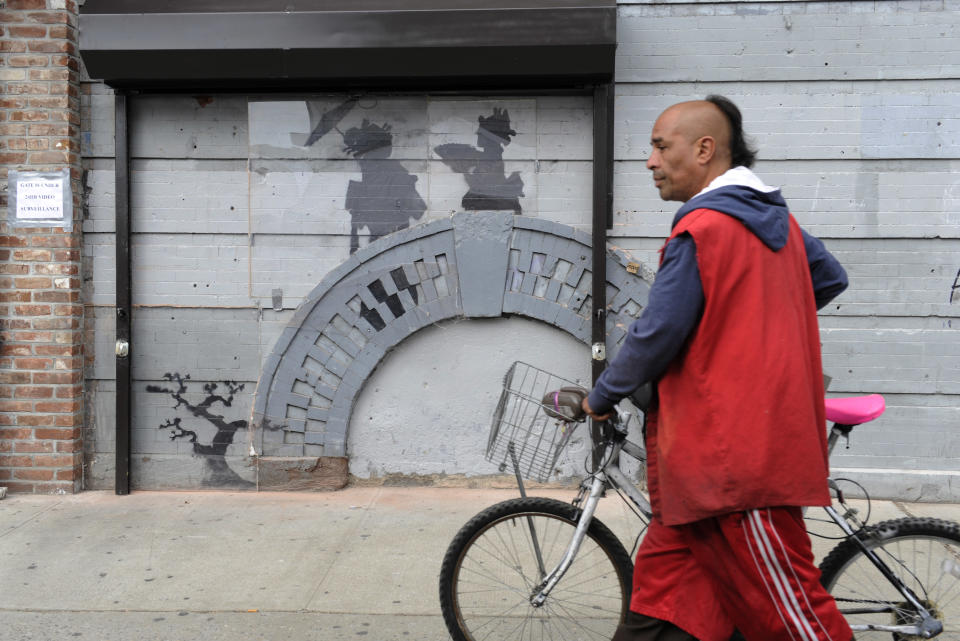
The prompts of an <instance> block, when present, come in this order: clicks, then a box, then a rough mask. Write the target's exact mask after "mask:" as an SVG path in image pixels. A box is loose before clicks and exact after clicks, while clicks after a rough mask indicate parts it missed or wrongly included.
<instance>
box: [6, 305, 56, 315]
mask: <svg viewBox="0 0 960 641" xmlns="http://www.w3.org/2000/svg"><path fill="white" fill-rule="evenodd" d="M51 311H52V309H51V307H50V305H17V306H16V307H14V308H13V312H14V313H15V314H16V315H17V316H49V315H50V312H51Z"/></svg>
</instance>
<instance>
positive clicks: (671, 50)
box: [82, 0, 960, 496]
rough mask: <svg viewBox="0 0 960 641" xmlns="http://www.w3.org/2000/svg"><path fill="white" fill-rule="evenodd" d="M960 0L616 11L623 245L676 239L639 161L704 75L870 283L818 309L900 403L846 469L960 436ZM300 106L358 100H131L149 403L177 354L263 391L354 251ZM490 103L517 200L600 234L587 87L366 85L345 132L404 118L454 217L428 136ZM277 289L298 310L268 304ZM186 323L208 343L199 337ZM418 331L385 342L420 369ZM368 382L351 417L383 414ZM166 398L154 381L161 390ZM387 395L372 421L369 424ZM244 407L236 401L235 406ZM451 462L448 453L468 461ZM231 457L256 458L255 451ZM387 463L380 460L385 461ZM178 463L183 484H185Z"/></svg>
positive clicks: (167, 462)
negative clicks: (568, 92)
mask: <svg viewBox="0 0 960 641" xmlns="http://www.w3.org/2000/svg"><path fill="white" fill-rule="evenodd" d="M958 9H960V4H958V2H957V1H956V0H943V1H940V2H874V1H872V0H871V1H860V0H852V1H850V2H806V1H799V0H783V1H775V2H749V1H742V0H730V1H717V2H705V1H704V2H695V3H690V2H675V1H673V0H663V1H653V0H644V1H638V2H621V3H620V7H619V21H618V34H619V36H618V37H619V40H620V44H619V47H618V53H617V76H616V80H617V87H616V111H615V120H616V123H615V158H616V163H615V194H614V208H615V221H614V222H615V225H614V229H613V231H612V236H613V239H612V243H613V244H615V245H616V246H618V247H622V248H624V249H627V250H630V251H632V252H634V255H635V256H636V257H638V258H639V259H640V260H642V261H643V262H644V263H646V264H647V265H651V266H655V264H656V249H657V248H659V245H660V243H661V241H662V238H663V237H664V236H666V234H667V232H668V225H669V221H670V219H671V217H672V213H673V211H674V209H675V204H673V203H663V202H662V201H660V200H659V198H658V196H657V194H656V192H655V190H654V189H653V187H652V185H651V181H650V177H649V172H648V171H647V170H646V169H645V167H644V162H645V159H646V155H647V151H648V148H649V141H648V138H649V130H650V127H651V125H652V123H653V120H654V119H655V118H656V116H657V114H658V113H659V112H660V111H661V110H662V109H663V108H664V107H666V106H667V105H669V104H672V103H674V102H677V101H680V100H686V99H692V98H699V97H702V96H703V95H705V94H707V93H722V94H725V95H728V96H730V97H731V98H732V99H734V100H735V101H737V103H738V104H740V106H741V107H742V109H743V111H744V116H745V124H746V129H747V132H748V133H749V134H750V135H751V136H752V137H753V139H754V141H755V142H756V143H757V145H758V147H759V148H760V161H759V163H758V166H757V171H758V173H759V174H760V175H761V177H763V178H764V179H765V180H766V181H767V182H768V183H770V184H776V185H780V186H782V187H783V190H784V194H785V195H786V197H787V198H788V201H789V202H790V203H791V206H792V209H793V211H794V213H795V215H796V216H797V218H798V220H799V221H800V222H801V224H803V225H804V226H805V227H806V228H807V229H809V230H810V231H811V232H813V233H815V234H816V235H818V236H820V237H821V238H823V239H824V241H825V242H826V243H827V246H828V247H829V248H830V249H831V250H832V251H834V252H835V253H836V254H837V256H838V257H839V258H840V259H841V261H842V262H843V263H844V264H845V266H846V267H847V269H848V271H849V273H850V276H851V288H850V290H849V291H848V292H846V293H845V294H843V295H842V296H841V297H840V298H839V299H837V301H836V303H835V305H831V306H830V307H829V308H828V309H825V310H823V312H822V327H823V331H822V337H823V343H824V359H825V366H826V369H827V370H828V372H830V373H831V374H832V375H833V376H834V382H833V385H832V387H831V390H834V391H837V392H839V393H845V394H856V393H869V392H875V391H880V392H882V393H884V394H885V395H886V396H887V399H888V404H889V406H890V410H889V411H888V413H887V415H885V416H884V417H883V418H881V419H880V420H878V421H877V422H876V423H875V424H874V425H871V426H868V427H867V428H866V429H865V430H864V431H863V432H862V434H863V436H859V437H858V436H855V440H854V448H853V449H851V450H850V451H844V452H843V453H842V455H841V457H840V458H839V459H838V461H839V462H840V463H842V465H843V466H844V467H846V468H871V469H872V468H882V469H889V470H890V471H891V474H892V475H893V476H894V477H898V478H903V479H908V478H912V477H909V475H908V474H907V471H908V470H917V469H919V470H924V469H929V470H937V471H940V472H947V471H949V470H953V469H955V467H956V466H955V464H954V463H953V461H954V460H955V459H956V457H957V455H958V454H960V451H958V449H960V445H958V444H957V441H956V439H955V438H953V436H952V433H951V430H952V427H951V426H952V425H957V424H958V423H957V421H956V418H957V415H956V413H957V411H958V410H957V408H958V407H960V392H958V381H957V377H956V373H955V372H956V371H957V368H956V362H955V361H956V360H957V354H956V348H955V345H956V344H958V342H957V340H956V333H955V332H956V331H957V323H958V321H957V320H956V317H957V312H956V310H957V305H960V289H958V288H957V281H956V278H957V273H958V269H960V259H958V256H960V238H958V231H957V230H958V229H960V225H958V223H960V213H958V212H960V180H958V179H957V178H956V177H955V176H956V174H957V170H958V169H960V157H958V154H957V149H958V142H960V119H958V118H957V116H956V114H957V113H960V109H958V107H960V81H958V80H956V77H957V71H958V70H957V67H958V66H960V62H958V61H957V59H956V57H955V56H953V55H952V52H953V51H956V49H957V47H956V46H955V45H956V44H957V42H956V41H957V39H958V38H960V26H958V25H960V11H958ZM89 89H90V91H89V92H87V93H85V94H84V96H83V101H82V103H83V104H82V115H83V119H84V132H83V137H82V144H83V153H84V157H85V160H84V162H85V168H86V170H87V171H86V187H87V208H86V219H85V221H84V233H85V241H84V243H85V245H84V269H85V288H84V296H85V302H86V304H87V305H88V307H89V309H88V315H87V316H88V320H92V321H93V323H94V326H95V331H94V334H95V335H96V338H95V339H94V347H95V349H94V353H93V354H92V355H91V359H89V360H90V364H89V365H88V370H87V377H88V389H89V390H92V391H91V392H89V393H90V394H94V395H96V396H97V398H98V399H99V400H98V401H97V403H98V404H97V407H98V408H100V409H98V411H104V412H108V413H109V403H107V402H105V401H104V400H103V399H106V398H108V397H109V395H110V394H111V393H113V392H112V391H110V389H109V385H110V384H111V382H112V381H111V379H112V360H113V359H112V356H111V355H110V352H109V351H108V350H112V339H111V338H110V337H109V336H107V337H104V333H106V332H109V331H110V330H109V328H110V327H111V323H112V307H111V306H112V304H113V297H114V282H115V270H114V265H113V253H114V247H113V220H112V217H113V159H112V154H113V96H112V94H111V93H110V91H109V90H107V89H105V88H103V87H102V86H100V85H96V84H94V85H91V86H90V87H89ZM304 98H310V99H311V100H317V101H318V104H324V105H327V106H328V107H334V106H335V105H337V104H338V103H339V101H341V100H342V99H343V96H293V97H282V98H277V97H275V96H269V95H267V96H242V95H213V96H200V97H197V96H149V95H144V96H135V97H133V98H132V101H131V102H132V112H131V124H132V133H131V141H132V153H133V156H134V161H133V167H132V168H133V170H134V171H133V174H132V181H133V185H132V193H131V196H132V199H133V212H132V216H133V221H132V222H133V230H134V238H133V256H134V282H135V283H137V285H136V288H135V291H134V301H135V304H136V305H138V311H137V314H138V319H139V318H141V317H142V321H138V323H137V331H138V336H137V347H138V350H140V351H138V353H139V354H141V357H140V359H139V360H138V358H135V359H134V367H135V373H136V376H137V378H138V385H139V387H138V389H139V390H140V391H138V392H137V394H138V398H139V396H150V394H149V393H148V392H146V391H145V388H146V385H148V384H151V385H157V384H159V382H161V381H162V377H163V375H164V374H165V373H168V371H169V372H180V373H182V374H185V373H187V372H186V371H185V370H186V365H189V367H190V368H195V370H194V371H196V376H192V378H191V381H192V383H191V386H193V385H199V386H201V387H198V388H197V389H202V385H203V383H204V382H207V383H210V382H218V381H220V382H222V381H226V380H236V381H239V382H242V383H244V384H245V385H246V387H245V389H244V391H243V394H244V395H252V393H253V389H254V387H255V384H256V378H257V376H258V375H259V370H260V367H261V366H262V364H263V360H264V359H265V358H266V355H267V354H269V353H270V350H271V349H272V347H273V346H274V343H275V342H276V340H277V339H278V338H279V337H280V336H281V334H282V332H283V327H284V325H285V323H286V322H287V321H288V320H289V319H290V318H291V317H292V316H293V313H294V312H293V310H294V309H295V308H296V307H297V306H298V305H299V303H300V302H301V301H303V300H304V299H305V298H306V297H307V296H308V295H309V293H310V292H311V291H312V290H313V289H314V288H315V287H316V286H317V284H318V283H319V282H320V281H321V280H322V279H323V278H324V276H325V275H326V274H328V273H329V272H330V271H331V270H333V269H335V268H337V266H338V265H341V264H342V263H343V262H344V261H346V260H348V258H349V257H350V243H349V235H350V231H351V217H350V212H349V211H348V210H347V209H346V207H345V194H346V185H347V184H348V183H349V181H351V180H352V181H361V180H362V179H363V176H362V174H361V171H360V169H359V167H358V163H357V161H356V160H355V159H354V158H353V157H351V156H350V155H349V154H347V153H345V152H344V144H343V139H342V137H341V136H340V135H339V134H337V133H336V132H334V133H332V134H329V135H327V136H325V137H323V138H321V140H320V141H318V142H317V143H316V144H315V145H313V146H311V147H304V146H298V145H296V144H294V143H293V141H294V140H295V139H301V140H302V139H303V138H304V137H305V136H306V135H307V134H308V133H309V128H310V121H309V117H308V113H307V110H306V109H305V106H304V103H303V99H304ZM494 107H497V108H500V107H506V108H508V109H509V113H510V118H511V125H512V127H513V129H515V130H516V131H517V132H518V135H517V136H515V137H514V138H513V140H512V142H511V144H510V145H507V146H506V147H505V148H504V150H503V159H504V171H505V173H506V175H509V174H510V173H511V172H513V171H517V172H519V173H520V175H521V176H522V178H523V182H524V196H523V197H522V198H521V199H520V202H521V204H522V206H523V214H524V215H525V216H533V217H540V218H543V219H545V220H552V221H556V222H561V223H563V224H567V225H571V226H574V227H576V228H579V229H582V230H585V231H586V230H589V224H590V209H591V193H590V188H591V187H590V186H591V163H590V158H591V153H592V147H591V101H590V99H588V98H517V99H492V98H491V99H482V98H463V99H433V98H426V97H416V96H413V97H386V98H382V99H370V100H367V101H366V102H364V101H361V103H360V104H359V105H358V106H357V107H356V108H355V109H354V110H353V111H352V112H351V113H350V114H348V116H347V117H346V118H345V119H344V121H343V122H342V123H341V125H340V131H344V132H345V131H347V130H348V129H349V128H351V127H357V126H359V125H360V123H361V121H362V119H363V118H370V119H371V121H373V122H374V123H376V124H382V123H383V122H384V121H386V120H389V121H390V124H392V126H393V128H392V135H393V145H392V152H391V159H394V160H398V161H400V163H401V164H402V165H403V167H404V168H405V169H406V171H407V172H408V173H409V174H410V175H411V176H415V177H416V183H415V184H416V189H417V191H418V193H419V195H420V196H421V198H422V199H423V200H424V203H425V205H426V210H425V211H424V212H423V215H422V217H421V218H419V219H416V220H411V221H410V223H411V224H423V223H428V222H431V221H434V220H439V219H443V218H447V217H449V216H450V215H451V214H452V213H454V212H456V211H460V210H461V209H462V205H461V198H462V197H463V195H464V193H465V183H464V179H463V176H462V175H460V174H458V173H457V172H456V171H453V170H452V169H450V168H449V167H448V166H446V165H444V164H443V163H442V162H441V160H440V159H439V157H438V156H437V155H436V153H435V152H434V151H432V150H433V149H434V148H435V147H436V146H438V145H441V144H449V143H459V144H465V145H470V146H473V145H475V144H476V129H477V116H478V115H481V114H483V115H489V114H490V113H491V112H492V110H493V108H494ZM297 137H299V138H297ZM363 234H364V231H363V230H362V229H361V245H362V244H363V243H364V242H365V239H364V238H362V236H363ZM361 251H362V249H361ZM276 290H282V292H280V303H281V307H282V309H281V311H279V312H275V311H274V310H273V309H272V307H273V295H274V294H275V293H278V292H276ZM168 312H169V313H168ZM574 316H576V314H573V315H572V316H571V318H568V319H566V320H565V321H564V322H568V323H573V322H575V321H576V318H574ZM171 317H172V318H173V319H174V320H169V321H168V320H167V319H168V318H171ZM181 325H182V327H181ZM178 327H181V328H180V329H178ZM186 327H189V328H190V333H191V334H196V335H197V336H202V337H203V338H202V340H200V339H197V340H196V341H195V342H188V341H187V340H186V338H185V337H184V335H183V334H182V331H183V328H186ZM141 328H143V329H141ZM141 332H143V333H141ZM178 332H180V333H179V334H178ZM251 333H252V334H254V335H253V336H251ZM181 338H183V340H181ZM108 339H109V340H108ZM404 349H405V346H404V344H401V345H400V346H398V347H397V348H396V350H395V351H394V353H393V354H392V355H391V358H392V359H398V362H402V360H403V358H404ZM414 360H416V359H414ZM178 368H179V369H178ZM192 389H193V388H192V387H191V390H192ZM190 393H194V392H193V391H191V392H190ZM363 398H365V396H362V397H361V402H360V403H359V404H358V406H357V408H358V409H357V415H358V416H359V415H360V414H363V413H364V412H366V410H365V409H361V405H362V403H363V402H365V401H363V400H362V399H363ZM156 400H157V399H156V398H155V397H153V396H150V399H149V400H148V406H149V403H151V402H153V401H156ZM239 402H240V401H239V400H238V403H239ZM181 409H182V408H181ZM383 411H386V410H382V409H381V410H377V412H374V413H373V414H370V413H366V414H364V417H365V418H364V420H368V419H369V420H371V421H373V422H374V423H376V422H377V421H378V420H379V418H380V416H379V415H378V412H383ZM171 416H172V415H171ZM230 416H231V417H236V416H239V415H236V414H235V413H233V410H232V409H231V413H230ZM371 417H372V418H371ZM158 418H159V416H158V415H151V416H146V415H144V416H138V419H137V420H138V421H140V422H142V425H139V424H138V426H137V429H141V430H143V435H144V438H142V439H138V440H137V441H136V443H137V444H138V446H139V445H141V444H142V445H143V447H144V448H149V447H154V445H152V443H153V442H154V441H155V439H152V440H147V439H146V435H147V432H150V430H153V429H154V427H153V425H154V423H156V422H157V419H158ZM182 418H184V419H186V418H187V417H186V416H183V417H182ZM107 420H108V417H104V419H103V420H99V421H97V422H96V423H95V425H96V426H97V427H95V428H94V430H93V433H94V434H95V435H96V439H97V443H96V445H95V446H94V447H93V448H92V449H91V448H88V450H91V451H94V452H96V453H105V452H108V451H109V450H110V448H111V447H112V444H111V443H110V442H109V430H104V429H101V428H100V427H99V426H100V425H103V424H105V422H106V421H107ZM163 420H166V419H163ZM157 431H159V430H157ZM150 433H151V434H152V432H150ZM242 440H243V439H242V438H241V436H240V435H239V434H238V435H237V437H236V439H235V442H234V444H232V445H231V446H230V447H231V448H232V449H231V450H230V456H240V454H237V452H238V451H239V448H240V446H239V445H238V444H239V443H240V442H241V441H242ZM248 440H249V439H248ZM101 441H103V442H102V443H101ZM148 443H151V445H148ZM931 444H938V445H937V446H931ZM180 445H183V444H182V443H178V446H180ZM301 447H302V445H301ZM350 447H351V448H353V447H358V448H359V447H361V446H360V445H358V444H356V443H354V444H353V445H351V446H350ZM187 449H189V448H186V447H182V448H180V450H178V452H179V453H170V452H164V453H162V456H160V454H161V453H160V452H154V453H152V455H153V456H152V457H151V460H152V461H158V462H156V463H154V465H153V466H151V467H150V469H149V470H148V469H147V467H144V466H145V465H146V464H145V463H144V462H143V461H140V462H139V463H136V464H135V467H136V465H141V470H142V478H143V479H144V482H148V483H149V484H152V485H151V486H156V487H160V486H164V485H165V481H163V479H164V472H163V470H164V469H169V470H177V469H179V468H178V464H177V463H176V460H175V459H176V457H178V456H184V457H186V458H190V457H196V456H197V455H196V454H195V453H193V454H184V453H183V451H185V450H187ZM171 457H172V458H171ZM452 457H453V458H454V459H455V461H454V467H451V468H450V470H448V471H454V472H456V471H457V470H458V469H459V468H457V467H456V466H457V465H461V464H462V466H463V467H464V468H469V467H470V466H471V465H472V460H471V459H469V458H468V457H463V458H461V455H460V454H454V455H452ZM94 458H96V460H98V461H100V462H99V463H98V467H96V470H99V472H98V473H97V474H94V475H93V476H94V477H95V478H99V479H102V481H101V482H103V483H107V482H109V479H110V474H109V473H108V469H109V468H108V464H107V463H106V462H105V461H106V459H107V458H109V457H105V456H101V455H100V454H96V455H95V456H94ZM365 460H368V461H372V460H371V459H369V458H368V459H365ZM191 465H192V464H191ZM231 465H232V466H233V468H234V469H236V470H241V468H242V466H243V465H242V461H240V460H239V459H237V460H233V462H232V463H231ZM369 465H370V466H372V467H371V469H374V470H376V473H377V474H383V473H389V471H390V470H389V469H387V468H385V467H383V466H382V465H381V466H378V464H377V463H376V462H375V461H372V462H370V463H369ZM414 467H415V466H414ZM398 469H399V468H398ZM461 471H463V472H465V473H469V472H470V470H469V469H463V470H461ZM241 472H242V470H241ZM241 472H238V474H239V475H240V476H241V477H242V476H243V473H246V472H242V473H241ZM170 474H171V478H170V479H168V480H170V483H171V485H170V486H178V487H179V486H183V483H191V482H200V481H197V480H196V479H198V478H203V475H202V474H201V475H200V476H197V470H196V469H194V468H190V469H187V468H183V469H181V471H180V472H176V471H171V472H170ZM177 474H181V477H182V478H180V479H179V480H174V479H173V477H174V476H176V475H177ZM898 475H899V476H898ZM147 479H149V481H147ZM907 485H909V484H907ZM955 485H958V486H960V484H955ZM889 486H890V487H896V486H897V485H896V482H893V483H892V484H889ZM901 486H902V487H906V485H903V484H901ZM911 496H913V495H911Z"/></svg>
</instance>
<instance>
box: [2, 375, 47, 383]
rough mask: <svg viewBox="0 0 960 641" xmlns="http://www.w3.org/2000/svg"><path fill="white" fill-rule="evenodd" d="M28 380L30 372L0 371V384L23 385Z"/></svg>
mask: <svg viewBox="0 0 960 641" xmlns="http://www.w3.org/2000/svg"><path fill="white" fill-rule="evenodd" d="M29 382H30V372H0V384H6V385H23V384H25V383H29ZM35 382H39V381H35Z"/></svg>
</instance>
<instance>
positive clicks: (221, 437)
mask: <svg viewBox="0 0 960 641" xmlns="http://www.w3.org/2000/svg"><path fill="white" fill-rule="evenodd" d="M163 378H164V380H167V381H170V382H171V383H175V384H176V388H175V389H171V388H168V387H163V386H160V385H147V391H148V392H151V393H154V394H169V395H170V397H171V398H172V399H173V400H175V401H176V404H175V405H174V406H173V409H174V410H178V409H180V407H184V408H185V409H186V411H187V412H189V413H190V414H191V415H192V416H193V417H195V418H200V419H203V420H205V421H206V422H207V423H209V424H210V425H211V426H213V427H214V428H215V429H216V432H215V433H214V434H213V437H212V438H211V439H210V442H209V444H205V443H201V442H200V438H201V437H200V435H199V434H198V433H197V432H196V431H194V430H192V429H187V426H186V425H185V424H184V422H183V419H182V418H181V417H179V416H176V417H174V418H173V419H169V420H167V421H164V422H163V423H162V424H161V425H160V429H162V430H170V439H171V440H174V441H175V440H177V439H186V440H187V441H188V442H189V443H191V444H192V446H193V453H194V454H196V455H198V456H202V457H203V461H204V465H205V466H206V472H207V474H206V476H205V478H204V480H203V484H204V485H208V486H213V487H224V486H229V487H251V486H253V483H252V482H251V481H247V480H246V479H243V478H241V477H240V475H238V474H237V473H236V472H234V471H233V470H232V469H230V466H229V465H228V464H227V459H226V454H227V448H228V447H229V446H230V445H231V444H233V439H234V437H235V436H236V434H237V432H238V431H239V432H242V431H246V429H247V421H245V420H236V421H229V420H227V419H226V418H225V417H224V416H223V415H222V414H218V413H216V412H215V411H214V409H213V408H214V406H216V405H222V406H223V407H231V406H232V405H233V399H234V397H235V396H236V394H237V393H238V392H240V391H242V390H243V388H244V384H243V383H237V382H235V381H223V383H222V384H223V386H224V387H225V388H226V391H227V395H226V396H224V395H222V394H220V393H218V392H217V390H218V388H219V387H220V383H204V384H203V392H204V394H205V395H206V397H205V398H204V399H203V400H202V401H201V402H199V403H197V404H193V403H191V402H190V401H189V400H187V397H186V394H187V381H189V380H190V375H189V374H187V375H186V376H181V375H180V374H178V373H173V374H170V373H167V374H164V375H163ZM197 429H200V428H197ZM207 431H209V430H207Z"/></svg>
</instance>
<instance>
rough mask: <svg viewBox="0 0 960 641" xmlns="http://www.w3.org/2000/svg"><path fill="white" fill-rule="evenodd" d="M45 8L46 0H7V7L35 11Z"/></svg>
mask: <svg viewBox="0 0 960 641" xmlns="http://www.w3.org/2000/svg"><path fill="white" fill-rule="evenodd" d="M46 8H47V0H7V9H14V10H20V11H36V10H43V9H46Z"/></svg>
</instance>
